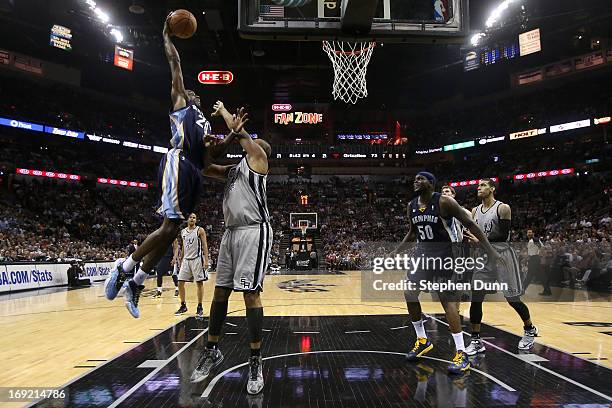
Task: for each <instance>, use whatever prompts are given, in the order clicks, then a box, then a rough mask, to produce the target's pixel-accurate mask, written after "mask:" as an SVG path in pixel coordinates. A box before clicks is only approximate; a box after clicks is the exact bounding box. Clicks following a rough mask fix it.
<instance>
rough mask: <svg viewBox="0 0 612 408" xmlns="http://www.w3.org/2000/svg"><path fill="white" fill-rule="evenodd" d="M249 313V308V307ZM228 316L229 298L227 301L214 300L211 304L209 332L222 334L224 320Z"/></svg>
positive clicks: (213, 334) (216, 334)
mask: <svg viewBox="0 0 612 408" xmlns="http://www.w3.org/2000/svg"><path fill="white" fill-rule="evenodd" d="M247 313H248V309H247ZM226 316H227V300H226V301H225V302H217V301H213V302H212V305H211V306H210V317H209V322H208V334H210V335H211V336H218V335H220V334H221V327H222V326H223V321H224V320H225V317H226Z"/></svg>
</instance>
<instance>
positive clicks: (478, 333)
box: [472, 332, 480, 339]
mask: <svg viewBox="0 0 612 408" xmlns="http://www.w3.org/2000/svg"><path fill="white" fill-rule="evenodd" d="M472 338H473V339H480V332H472Z"/></svg>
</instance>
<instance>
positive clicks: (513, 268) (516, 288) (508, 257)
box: [472, 243, 525, 298]
mask: <svg viewBox="0 0 612 408" xmlns="http://www.w3.org/2000/svg"><path fill="white" fill-rule="evenodd" d="M493 247H494V248H495V250H496V251H497V252H498V253H499V255H500V260H499V261H498V262H497V263H496V264H492V263H491V261H489V260H487V262H486V263H485V266H484V268H482V269H475V270H474V275H473V276H472V286H473V287H474V284H475V281H476V280H480V281H483V282H485V283H493V282H499V283H505V284H507V285H508V286H507V290H504V291H503V293H504V297H507V298H510V297H516V296H522V295H524V294H525V291H524V288H523V276H522V272H521V267H520V264H519V261H518V257H517V255H516V251H515V250H514V249H513V248H511V247H510V245H501V246H500V245H499V244H498V243H493Z"/></svg>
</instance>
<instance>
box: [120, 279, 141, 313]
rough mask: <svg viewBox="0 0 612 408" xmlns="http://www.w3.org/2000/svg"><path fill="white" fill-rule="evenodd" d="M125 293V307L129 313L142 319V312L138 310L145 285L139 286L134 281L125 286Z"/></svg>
mask: <svg viewBox="0 0 612 408" xmlns="http://www.w3.org/2000/svg"><path fill="white" fill-rule="evenodd" d="M123 287H124V288H125V291H124V292H123V297H125V307H126V308H127V310H128V312H130V314H131V315H132V316H133V317H135V318H136V319H138V318H139V317H140V310H139V309H138V301H139V300H140V294H141V293H142V291H143V289H144V285H137V284H136V282H134V280H133V279H130V280H129V281H127V282H125V283H124V284H123Z"/></svg>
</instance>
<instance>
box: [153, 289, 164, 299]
mask: <svg viewBox="0 0 612 408" xmlns="http://www.w3.org/2000/svg"><path fill="white" fill-rule="evenodd" d="M160 297H162V293H161V292H160V291H159V290H156V291H155V294H154V295H153V298H155V299H158V298H160Z"/></svg>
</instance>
